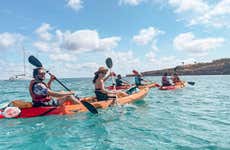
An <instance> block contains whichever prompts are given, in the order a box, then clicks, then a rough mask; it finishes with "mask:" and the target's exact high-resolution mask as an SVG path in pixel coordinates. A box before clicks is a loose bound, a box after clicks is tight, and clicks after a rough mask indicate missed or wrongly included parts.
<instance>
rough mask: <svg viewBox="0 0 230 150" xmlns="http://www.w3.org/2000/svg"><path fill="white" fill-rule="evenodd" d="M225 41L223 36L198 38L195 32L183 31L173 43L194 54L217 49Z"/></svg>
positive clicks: (179, 48)
mask: <svg viewBox="0 0 230 150" xmlns="http://www.w3.org/2000/svg"><path fill="white" fill-rule="evenodd" d="M223 42H224V39H223V38H203V39H198V38H196V37H195V36H194V35H193V33H191V32H188V33H182V34H179V35H178V36H177V37H175V39H174V41H173V45H174V47H175V48H176V49H177V50H180V51H186V52H189V53H192V54H199V55H204V54H207V53H208V51H210V50H212V49H216V48H217V47H219V46H221V45H222V44H223Z"/></svg>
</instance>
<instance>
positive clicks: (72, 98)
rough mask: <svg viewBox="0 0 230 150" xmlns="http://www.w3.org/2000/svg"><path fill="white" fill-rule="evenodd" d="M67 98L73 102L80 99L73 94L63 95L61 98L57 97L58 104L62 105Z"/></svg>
mask: <svg viewBox="0 0 230 150" xmlns="http://www.w3.org/2000/svg"><path fill="white" fill-rule="evenodd" d="M67 100H70V101H72V102H73V103H74V104H80V101H79V100H77V99H76V98H75V97H74V96H73V95H69V96H65V97H62V98H59V99H58V101H59V103H60V105H62V104H63V103H64V102H65V101H67Z"/></svg>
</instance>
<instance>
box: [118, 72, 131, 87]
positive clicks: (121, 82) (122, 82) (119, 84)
mask: <svg viewBox="0 0 230 150" xmlns="http://www.w3.org/2000/svg"><path fill="white" fill-rule="evenodd" d="M115 82H116V86H123V85H129V83H127V82H125V81H123V80H122V78H121V75H120V74H118V75H117V78H116V80H115Z"/></svg>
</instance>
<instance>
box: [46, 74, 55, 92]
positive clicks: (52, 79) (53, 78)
mask: <svg viewBox="0 0 230 150" xmlns="http://www.w3.org/2000/svg"><path fill="white" fill-rule="evenodd" d="M55 79H56V77H55V76H54V75H52V74H50V80H49V82H48V83H47V86H48V88H49V89H51V83H52V82H53V81H54V80H55Z"/></svg>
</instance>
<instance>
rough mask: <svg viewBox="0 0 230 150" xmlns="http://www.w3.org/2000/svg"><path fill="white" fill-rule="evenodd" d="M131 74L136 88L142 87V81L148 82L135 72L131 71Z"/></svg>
mask: <svg viewBox="0 0 230 150" xmlns="http://www.w3.org/2000/svg"><path fill="white" fill-rule="evenodd" d="M133 73H134V75H135V77H134V80H135V84H136V86H137V87H138V86H140V85H144V84H143V83H142V81H144V82H148V81H147V80H144V79H143V75H142V74H141V73H139V72H137V71H136V70H133Z"/></svg>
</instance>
